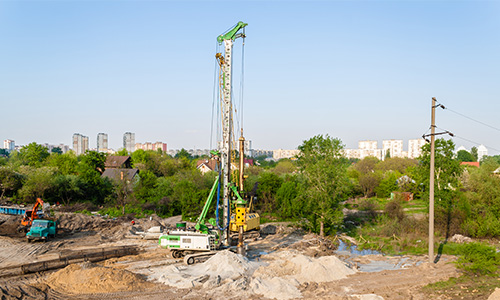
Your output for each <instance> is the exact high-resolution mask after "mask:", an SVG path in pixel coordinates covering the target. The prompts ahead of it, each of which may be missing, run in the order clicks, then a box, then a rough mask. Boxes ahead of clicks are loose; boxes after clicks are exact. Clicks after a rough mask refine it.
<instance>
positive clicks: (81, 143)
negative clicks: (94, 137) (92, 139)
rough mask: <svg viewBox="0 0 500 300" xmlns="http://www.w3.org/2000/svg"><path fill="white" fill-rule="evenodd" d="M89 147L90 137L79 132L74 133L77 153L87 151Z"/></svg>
mask: <svg viewBox="0 0 500 300" xmlns="http://www.w3.org/2000/svg"><path fill="white" fill-rule="evenodd" d="M88 149H89V137H88V136H84V135H82V134H79V133H75V134H73V151H75V154H76V155H80V154H83V153H85V151H87V150H88Z"/></svg>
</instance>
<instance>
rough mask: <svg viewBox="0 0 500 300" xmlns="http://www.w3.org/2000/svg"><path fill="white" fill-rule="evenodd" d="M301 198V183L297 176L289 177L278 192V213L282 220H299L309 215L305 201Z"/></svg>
mask: <svg viewBox="0 0 500 300" xmlns="http://www.w3.org/2000/svg"><path fill="white" fill-rule="evenodd" d="M302 200H303V199H302V198H301V197H300V183H299V181H298V180H297V176H287V178H286V179H285V181H284V182H283V184H281V186H280V188H279V189H278V190H277V191H276V202H277V206H278V212H279V213H280V215H281V217H282V218H298V217H301V216H305V215H306V214H307V211H306V209H307V208H306V207H305V205H304V201H302Z"/></svg>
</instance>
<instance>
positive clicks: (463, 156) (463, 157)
mask: <svg viewBox="0 0 500 300" xmlns="http://www.w3.org/2000/svg"><path fill="white" fill-rule="evenodd" d="M457 160H458V161H460V162H462V161H477V158H475V157H474V155H472V154H471V153H469V152H468V151H467V150H458V152H457Z"/></svg>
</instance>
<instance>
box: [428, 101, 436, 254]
mask: <svg viewBox="0 0 500 300" xmlns="http://www.w3.org/2000/svg"><path fill="white" fill-rule="evenodd" d="M435 133H436V98H435V97H432V110H431V166H430V169H431V171H430V180H429V262H430V263H433V262H434V152H435V147H434V146H435V145H434V144H435V139H436V138H435Z"/></svg>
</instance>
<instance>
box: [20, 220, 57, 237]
mask: <svg viewBox="0 0 500 300" xmlns="http://www.w3.org/2000/svg"><path fill="white" fill-rule="evenodd" d="M56 234H57V222H56V221H54V220H41V219H36V220H33V222H32V223H31V228H30V230H29V231H28V233H27V234H26V238H27V239H28V242H31V241H35V240H42V241H44V242H45V241H47V240H48V239H49V238H51V237H52V238H54V237H56Z"/></svg>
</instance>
